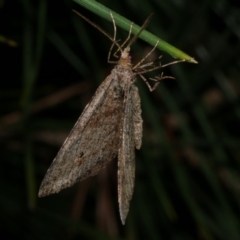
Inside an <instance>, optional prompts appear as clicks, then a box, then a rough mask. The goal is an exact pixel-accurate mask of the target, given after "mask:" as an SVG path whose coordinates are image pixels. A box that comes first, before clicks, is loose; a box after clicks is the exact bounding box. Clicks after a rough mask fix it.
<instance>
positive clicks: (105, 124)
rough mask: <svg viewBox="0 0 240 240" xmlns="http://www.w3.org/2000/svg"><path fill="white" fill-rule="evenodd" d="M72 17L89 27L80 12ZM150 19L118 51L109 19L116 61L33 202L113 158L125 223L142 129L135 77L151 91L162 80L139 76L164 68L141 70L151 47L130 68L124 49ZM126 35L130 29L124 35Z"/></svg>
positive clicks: (149, 67) (123, 221) (96, 171)
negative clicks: (117, 54)
mask: <svg viewBox="0 0 240 240" xmlns="http://www.w3.org/2000/svg"><path fill="white" fill-rule="evenodd" d="M77 14H78V15H80V16H81V17H82V18H84V19H85V20H86V21H88V22H89V23H90V24H92V25H94V23H92V22H91V21H90V20H88V19H86V18H85V17H84V16H82V15H81V14H80V13H77ZM111 16H112V15H111ZM150 17H151V16H150ZM150 17H149V18H148V19H147V20H146V21H145V23H144V24H143V26H142V28H141V29H140V31H139V32H138V34H136V35H135V36H134V37H133V38H132V39H130V41H129V43H128V45H127V46H126V47H125V48H123V46H124V45H125V44H126V42H128V39H129V38H130V37H128V38H127V39H126V41H125V42H124V43H123V44H122V46H120V45H119V44H118V43H117V41H116V25H115V22H114V18H113V17H112V20H113V25H114V30H115V31H114V38H112V37H111V36H109V35H108V34H107V33H105V32H104V34H105V35H106V36H107V37H108V38H110V39H111V40H112V47H113V46H114V45H116V46H117V47H118V50H117V51H120V52H121V56H120V58H119V60H118V62H117V64H116V66H115V67H114V68H113V70H112V71H111V74H110V75H109V76H108V77H107V78H106V79H105V80H104V81H103V82H102V84H101V85H100V86H99V88H98V89H97V90H96V92H95V94H94V96H93V97H92V100H91V101H90V102H89V104H88V105H87V106H86V107H85V109H84V111H83V112H82V114H81V116H80V117H79V119H78V121H77V122H76V124H75V126H74V127H73V129H72V131H71V132H70V134H69V136H68V137H67V139H66V140H65V142H64V143H63V145H62V147H61V149H60V150H59V152H58V154H57V156H56V158H55V159H54V160H53V162H52V164H51V166H50V168H49V169H48V171H47V173H46V175H45V177H44V179H43V181H42V183H41V186H40V190H39V194H38V195H39V197H43V196H46V195H49V194H53V193H57V192H59V191H61V190H62V189H64V188H66V187H70V186H72V185H73V184H74V183H75V182H77V181H82V180H84V179H86V178H88V177H90V176H94V175H96V174H97V173H98V172H99V171H100V170H101V169H102V168H104V167H105V166H106V165H107V164H108V163H109V162H110V161H111V160H112V159H114V158H115V157H118V203H119V211H120V218H121V221H122V224H125V220H126V217H127V214H128V211H129V204H130V200H131V198H132V195H133V188H134V178H135V148H136V149H140V147H141V143H142V130H143V127H142V124H143V120H142V117H141V106H140V96H139V93H138V89H137V87H136V85H135V82H136V79H137V78H136V77H137V75H139V76H140V77H141V78H142V79H143V80H144V81H145V82H146V84H147V85H148V87H149V89H150V90H151V91H152V90H154V89H155V88H156V86H157V85H158V83H159V81H160V80H161V79H163V78H166V77H163V76H162V75H161V76H160V77H157V78H156V79H152V80H154V81H156V83H155V85H154V87H153V88H151V86H150V84H149V83H148V82H147V81H146V79H145V77H144V76H143V75H142V74H143V73H145V72H149V71H153V70H155V69H158V68H160V67H165V66H166V65H164V66H154V65H153V64H152V63H150V64H144V65H142V66H141V64H142V62H143V61H144V59H145V58H146V57H147V56H148V55H150V53H151V52H152V51H153V50H154V49H155V47H156V46H155V47H154V48H153V49H152V51H151V52H150V53H149V54H148V55H147V56H146V57H145V58H144V59H143V60H142V61H140V63H138V64H137V65H135V66H133V65H132V63H131V57H130V55H129V52H130V45H131V44H132V43H133V42H134V41H135V39H137V38H138V36H139V34H140V33H141V31H142V30H143V29H144V28H145V27H146V25H147V24H148V22H149V20H150ZM101 31H103V30H101ZM130 34H131V30H130V32H129V36H130ZM112 47H111V48H110V51H109V56H108V60H109V57H110V55H111V54H110V52H111V50H112ZM171 64H172V63H171Z"/></svg>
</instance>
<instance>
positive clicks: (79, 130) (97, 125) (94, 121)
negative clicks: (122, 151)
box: [39, 74, 123, 197]
mask: <svg viewBox="0 0 240 240" xmlns="http://www.w3.org/2000/svg"><path fill="white" fill-rule="evenodd" d="M122 108H123V94H122V90H121V87H120V85H119V80H118V78H117V76H116V75H115V74H111V75H109V76H108V77H107V79H106V80H105V81H104V82H103V83H102V84H101V85H100V87H99V88H98V89H97V91H96V93H95V95H94V96H93V98H92V100H91V102H90V103H89V104H88V105H87V106H86V108H85V109H84V111H83V113H82V115H81V116H80V118H79V119H78V121H77V122H76V124H75V126H74V128H73V129H72V131H71V133H70V134H69V136H68V138H67V139H66V140H65V142H64V144H63V146H62V147H61V149H60V150H59V152H58V154H57V156H56V158H55V159H54V161H53V162H52V164H51V166H50V168H49V169H48V171H47V173H46V176H45V178H44V179H43V181H42V184H41V187H40V190H39V196H40V197H41V196H46V195H49V194H52V193H57V192H59V191H60V190H62V189H63V188H66V187H70V186H72V185H73V184H74V183H75V182H76V181H78V180H83V179H85V178H87V177H89V176H93V175H95V174H97V173H98V172H99V170H100V169H102V168H103V167H105V166H106V164H107V163H108V162H109V161H111V160H112V159H113V158H114V157H115V156H116V155H117V154H118V148H119V127H120V126H119V123H120V121H119V119H121V118H122V113H123V110H122Z"/></svg>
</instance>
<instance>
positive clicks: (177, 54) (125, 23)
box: [73, 0, 197, 63]
mask: <svg viewBox="0 0 240 240" xmlns="http://www.w3.org/2000/svg"><path fill="white" fill-rule="evenodd" d="M73 1H74V2H76V3H78V4H80V5H81V6H83V7H85V8H87V9H88V10H90V11H91V12H93V13H95V14H97V15H99V16H100V17H102V18H104V19H106V20H108V21H110V22H112V19H111V15H110V12H111V13H112V15H113V17H114V20H115V22H116V25H117V26H118V27H120V28H122V29H124V30H126V31H129V29H130V26H131V24H132V22H131V21H129V20H128V19H126V18H124V17H123V16H121V15H119V14H118V13H116V12H114V11H112V10H111V9H109V8H107V7H105V6H104V5H102V4H100V3H98V2H96V1H93V0H73ZM140 29H141V27H139V26H138V25H136V24H133V26H132V34H134V35H136V34H137V33H138V32H139V30H140ZM139 38H141V39H142V40H144V41H145V42H147V43H149V44H151V45H152V46H155V45H156V44H157V42H158V44H157V48H159V49H160V50H162V51H164V52H167V53H168V54H170V55H171V56H173V57H174V58H178V59H181V60H185V61H187V62H190V63H197V61H196V60H194V58H192V57H190V56H189V55H187V54H186V53H184V52H182V51H181V50H179V49H177V48H175V47H173V46H171V45H170V44H169V43H167V42H165V41H163V40H162V39H160V38H159V37H157V36H155V35H153V34H152V33H150V32H148V31H146V30H143V31H142V32H141V34H140V35H139Z"/></svg>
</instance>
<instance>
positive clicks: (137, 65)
mask: <svg viewBox="0 0 240 240" xmlns="http://www.w3.org/2000/svg"><path fill="white" fill-rule="evenodd" d="M158 43H159V40H158V41H157V42H156V44H155V46H154V47H153V48H152V50H151V51H150V52H149V53H148V54H147V55H146V56H145V57H144V58H143V59H142V60H141V61H140V62H138V63H137V64H136V65H135V66H134V67H133V70H134V69H136V68H141V67H140V65H141V64H142V63H143V62H144V61H145V59H146V58H148V57H149V56H150V54H151V53H152V52H153V51H154V50H155V49H156V47H157V45H158ZM149 64H151V63H149Z"/></svg>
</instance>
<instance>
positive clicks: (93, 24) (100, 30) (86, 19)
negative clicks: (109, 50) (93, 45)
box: [72, 9, 121, 49]
mask: <svg viewBox="0 0 240 240" xmlns="http://www.w3.org/2000/svg"><path fill="white" fill-rule="evenodd" d="M72 11H73V12H74V13H76V14H77V15H78V16H79V17H81V18H83V19H84V20H85V21H86V22H88V23H89V24H90V25H92V26H93V27H95V28H96V29H97V30H98V31H99V32H101V33H102V34H103V35H105V36H106V37H107V38H108V39H110V40H111V41H112V42H113V44H116V45H117V47H118V48H119V49H121V46H120V45H119V44H118V43H117V42H116V40H115V39H114V38H112V37H111V36H110V35H109V34H108V33H106V32H105V31H104V30H103V29H102V28H100V27H99V26H98V25H97V24H95V23H94V22H92V21H91V20H89V19H88V18H86V17H85V16H83V15H82V14H81V13H79V12H77V11H76V10H74V9H72Z"/></svg>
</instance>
